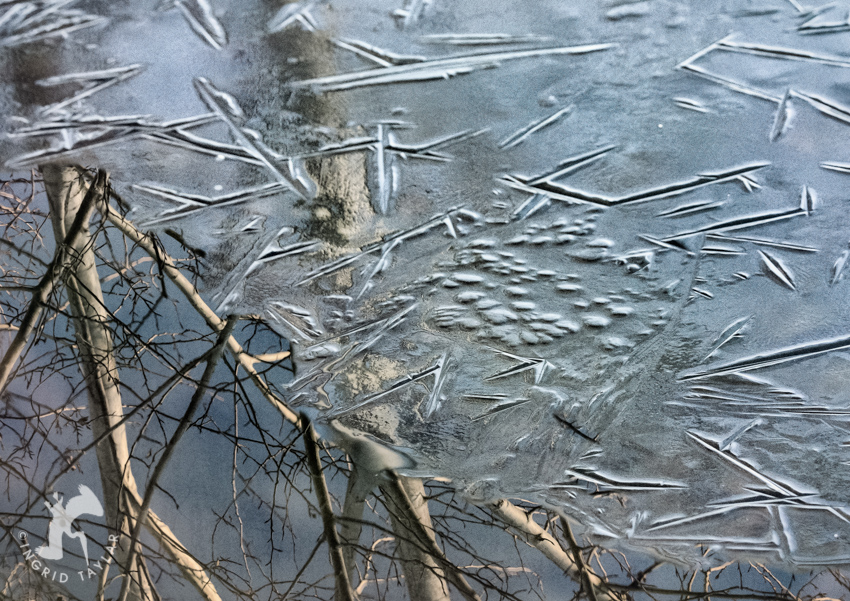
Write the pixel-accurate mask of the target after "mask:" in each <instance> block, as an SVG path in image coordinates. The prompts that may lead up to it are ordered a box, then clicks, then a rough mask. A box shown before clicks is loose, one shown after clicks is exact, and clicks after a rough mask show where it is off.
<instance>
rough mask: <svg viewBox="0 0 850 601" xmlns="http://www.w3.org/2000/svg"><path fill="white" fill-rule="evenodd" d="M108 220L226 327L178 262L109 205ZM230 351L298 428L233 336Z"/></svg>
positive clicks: (207, 316)
mask: <svg viewBox="0 0 850 601" xmlns="http://www.w3.org/2000/svg"><path fill="white" fill-rule="evenodd" d="M103 211H104V216H105V217H106V218H107V219H108V220H109V221H110V223H112V224H113V225H114V226H115V227H117V228H118V229H119V230H121V232H122V233H123V234H124V235H125V236H127V237H128V238H129V239H130V240H132V241H133V242H134V243H136V244H137V245H139V246H140V247H141V248H142V249H144V250H145V252H147V253H148V254H149V255H150V256H152V257H153V258H154V259H156V260H157V261H158V262H159V264H160V266H161V268H162V271H163V273H165V275H166V276H167V277H168V279H170V280H171V282H172V283H173V284H174V285H175V286H177V289H178V290H180V292H182V293H183V295H184V296H185V297H186V299H187V300H188V301H189V303H190V304H191V305H192V306H193V307H194V308H195V310H196V311H197V312H198V313H199V314H200V315H201V317H203V318H204V320H205V321H206V322H207V324H208V325H209V326H210V327H211V328H212V329H213V330H215V331H216V332H218V331H220V330H221V329H222V328H223V327H224V322H223V321H222V319H221V318H220V317H219V316H218V315H216V313H215V311H213V310H212V309H211V308H210V307H209V305H207V304H206V302H204V299H203V298H201V295H200V294H199V293H198V291H197V290H196V289H195V286H194V285H193V284H192V282H190V281H189V279H188V278H187V277H186V276H184V275H183V273H182V272H181V271H180V269H179V268H178V267H177V266H176V264H175V263H174V259H172V258H171V257H170V256H168V255H167V254H166V253H165V252H164V251H163V250H162V249H161V248H160V247H159V246H158V245H157V244H156V242H155V241H154V239H153V238H152V237H151V236H148V235H147V234H144V233H142V232H140V231H139V230H138V229H136V226H134V225H133V224H132V223H130V222H129V221H127V220H126V219H124V217H123V216H122V215H121V214H120V213H119V212H118V211H116V210H115V209H114V208H113V207H111V206H109V205H108V204H107V205H105V206H104V207H103ZM227 348H228V350H229V351H230V353H231V354H232V355H233V356H234V357H235V358H236V360H237V361H239V365H240V367H242V369H244V370H245V372H246V373H247V374H248V376H249V377H250V378H251V381H252V382H254V384H255V385H256V386H257V388H259V390H260V393H261V394H262V395H263V397H265V399H266V400H267V401H269V402H270V403H271V404H272V405H274V406H275V408H277V410H278V411H280V413H281V415H283V417H284V418H285V419H286V420H288V421H290V422H292V423H293V424H295V425H299V417H298V415H296V414H295V413H294V412H293V411H292V410H291V409H290V408H289V407H287V406H286V404H285V403H284V402H283V401H282V400H280V399H279V398H278V397H277V395H275V394H274V393H273V392H272V390H271V389H270V388H269V387H268V385H267V384H266V382H265V380H263V378H262V376H260V374H259V373H258V372H257V370H256V369H255V368H254V363H255V362H256V359H255V358H254V357H251V356H250V355H248V354H247V353H246V352H245V351H244V350H243V349H242V346H241V345H240V344H239V343H238V342H237V341H236V339H235V338H233V337H232V336H231V337H230V338H229V339H228V341H227ZM282 358H283V357H282V356H281V355H278V356H276V358H275V360H281V359H282Z"/></svg>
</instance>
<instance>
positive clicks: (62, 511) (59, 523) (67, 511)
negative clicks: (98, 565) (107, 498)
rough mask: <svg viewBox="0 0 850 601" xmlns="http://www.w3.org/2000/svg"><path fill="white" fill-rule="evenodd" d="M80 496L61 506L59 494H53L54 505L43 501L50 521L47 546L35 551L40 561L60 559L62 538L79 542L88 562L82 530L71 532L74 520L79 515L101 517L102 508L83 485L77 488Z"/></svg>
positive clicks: (61, 499) (93, 495)
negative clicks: (74, 539)
mask: <svg viewBox="0 0 850 601" xmlns="http://www.w3.org/2000/svg"><path fill="white" fill-rule="evenodd" d="M78 490H79V491H80V494H78V495H77V496H75V497H72V498H71V499H69V500H68V502H67V503H65V504H64V505H63V497H62V496H61V495H59V493H53V499H54V500H55V503H51V502H50V501H45V502H44V505H45V507H47V509H48V510H49V511H50V515H51V516H52V519H51V520H50V526H49V528H48V530H47V545H42V546H40V547H39V548H38V549H36V550H35V552H36V554H37V555H38V556H40V557H41V558H42V559H53V560H55V559H62V556H63V555H64V550H63V548H62V541H63V536H68V537H70V538H76V539H77V540H79V541H80V546H81V547H82V549H83V556H84V557H85V559H86V565H88V562H89V552H88V539H87V538H86V535H85V533H84V532H83V531H82V530H77V531H74V530H72V528H71V527H72V524H73V522H74V520H75V519H77V518H78V517H79V516H81V515H93V516H95V517H100V516H102V515H103V506H102V505H101V504H100V501H99V500H98V498H97V496H96V495H95V494H94V493H93V492H92V490H91V489H90V488H89V487H88V486H85V485H83V484H81V485H80V486H79V489H78Z"/></svg>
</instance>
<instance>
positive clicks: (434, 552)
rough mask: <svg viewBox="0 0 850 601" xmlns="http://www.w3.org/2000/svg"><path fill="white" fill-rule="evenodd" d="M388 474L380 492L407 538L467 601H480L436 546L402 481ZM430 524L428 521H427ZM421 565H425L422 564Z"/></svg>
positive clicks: (428, 528)
mask: <svg viewBox="0 0 850 601" xmlns="http://www.w3.org/2000/svg"><path fill="white" fill-rule="evenodd" d="M388 473H389V482H388V483H386V484H382V485H381V490H382V491H383V492H384V495H386V496H387V498H389V499H390V500H391V501H392V503H393V505H394V509H395V510H396V511H394V512H393V513H395V514H396V515H398V516H399V517H400V518H401V519H402V520H404V527H405V528H406V529H407V530H409V531H410V532H411V533H412V534H413V536H412V537H409V538H410V539H412V540H413V541H418V542H419V543H420V544H421V545H422V549H423V550H424V551H426V552H427V554H428V555H430V557H431V559H433V560H435V561H437V562H438V564H439V565H440V566H441V567H442V568H443V570H444V574H445V577H446V579H447V580H448V581H449V582H450V583H451V584H452V585H453V586H454V587H455V588H456V589H457V590H458V591H459V592H460V594H461V595H463V596H464V598H465V599H466V600H467V601H481V600H480V598H479V597H478V593H476V592H475V589H473V588H472V587H471V586H470V584H469V582H467V581H466V578H464V576H463V574H462V573H461V572H460V570H459V569H458V567H457V566H456V565H455V564H453V563H452V562H450V561H449V560H448V559H447V558H446V556H445V554H444V553H443V550H442V549H440V547H439V545H437V539H436V538H435V536H434V530H433V529H432V528H431V527H430V524H429V525H425V524H423V523H422V520H421V517H420V513H419V512H417V510H416V509H415V507H414V505H413V502H412V501H411V499H410V497H409V496H408V493H407V490H405V487H404V484H403V483H402V479H401V478H400V477H399V476H398V474H396V473H394V472H388ZM428 521H429V522H430V519H429V520H428ZM423 565H427V564H425V563H423ZM444 594H445V593H444Z"/></svg>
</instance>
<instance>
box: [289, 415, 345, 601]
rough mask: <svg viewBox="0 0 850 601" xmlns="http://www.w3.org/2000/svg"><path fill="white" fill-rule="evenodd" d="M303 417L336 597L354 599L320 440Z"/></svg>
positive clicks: (306, 448) (338, 599)
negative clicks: (322, 457)
mask: <svg viewBox="0 0 850 601" xmlns="http://www.w3.org/2000/svg"><path fill="white" fill-rule="evenodd" d="M301 419H302V423H304V424H305V427H304V449H305V451H306V452H307V466H308V467H309V469H310V477H311V478H312V480H313V488H315V489H316V498H317V499H318V501H319V511H320V512H321V514H322V523H323V524H324V527H325V540H326V541H327V543H328V547H329V548H330V555H331V564H332V565H333V568H334V578H336V599H337V601H354V599H355V596H354V591H353V590H352V589H351V582H350V581H349V579H348V570H347V569H346V567H345V560H344V559H343V556H342V542H341V541H340V538H339V532H337V529H336V518H334V512H333V507H332V506H331V496H330V493H329V492H328V485H327V483H326V482H325V475H324V472H323V471H322V463H321V461H320V459H319V440H318V438H317V437H316V430H315V429H314V428H313V425H312V424H311V423H310V422H309V420H308V419H307V418H306V417H305V416H302V418H301Z"/></svg>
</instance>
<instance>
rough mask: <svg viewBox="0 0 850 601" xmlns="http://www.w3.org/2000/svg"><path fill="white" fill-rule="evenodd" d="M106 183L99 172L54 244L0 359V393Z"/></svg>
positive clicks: (102, 174) (104, 175) (86, 231)
mask: <svg viewBox="0 0 850 601" xmlns="http://www.w3.org/2000/svg"><path fill="white" fill-rule="evenodd" d="M106 182H107V175H106V173H105V172H103V171H98V172H97V176H96V177H95V181H94V182H93V183H92V185H91V186H90V187H89V188H88V191H87V192H86V193H85V196H84V198H83V199H82V201H80V203H79V211H78V212H77V213H76V215H75V216H74V218H73V223H71V225H70V227H68V228H67V231H66V232H65V235H64V236H63V237H61V238H59V237H57V238H56V239H57V240H62V243H61V244H59V245H57V247H56V252H55V254H54V257H53V261H51V263H50V265H49V266H48V268H47V272H46V273H45V274H44V276H42V278H41V281H39V283H38V285H37V286H36V287H35V289H34V290H33V296H32V300H30V303H29V307H27V312H26V314H25V315H24V319H23V321H22V322H21V324H20V326H18V331H17V332H16V334H15V337H14V338H13V339H12V343H11V344H10V345H9V348H8V350H7V351H6V354H5V355H3V358H2V359H0V392H2V391H3V390H4V389H5V388H6V384H7V383H8V380H9V375H10V374H11V373H12V368H13V367H14V366H15V363H16V362H17V360H18V357H20V355H21V353H22V352H23V350H24V348H25V347H26V344H27V340H29V337H30V336H31V335H32V333H33V332H34V331H35V328H36V326H37V324H38V318H39V317H40V316H41V311H42V309H43V308H44V305H45V303H47V299H48V298H49V297H50V295H51V294H52V293H53V289H54V287H55V286H56V283H57V282H58V281H59V279H60V278H61V277H62V274H63V272H64V271H65V269H66V267H67V264H68V260H69V258H70V257H71V255H72V254H73V253H72V252H71V250H70V249H74V248H77V246H78V245H79V242H80V241H81V240H83V239H84V238H85V237H86V236H87V235H88V224H89V220H90V219H91V216H92V213H93V212H94V209H95V206H96V204H97V202H98V200H99V199H100V198H102V197H103V194H104V190H105V186H106ZM10 329H11V328H10Z"/></svg>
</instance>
